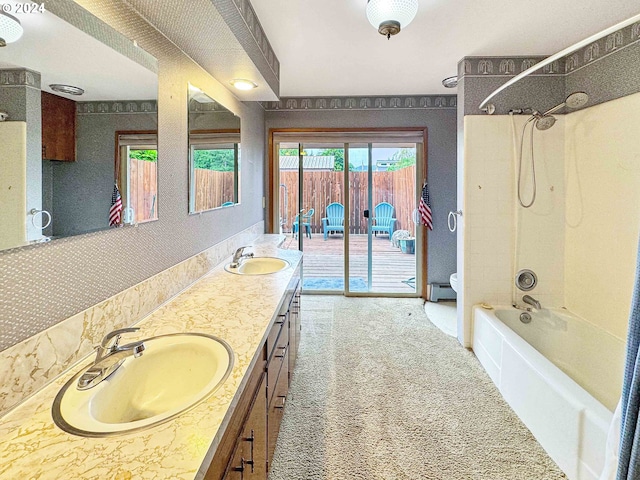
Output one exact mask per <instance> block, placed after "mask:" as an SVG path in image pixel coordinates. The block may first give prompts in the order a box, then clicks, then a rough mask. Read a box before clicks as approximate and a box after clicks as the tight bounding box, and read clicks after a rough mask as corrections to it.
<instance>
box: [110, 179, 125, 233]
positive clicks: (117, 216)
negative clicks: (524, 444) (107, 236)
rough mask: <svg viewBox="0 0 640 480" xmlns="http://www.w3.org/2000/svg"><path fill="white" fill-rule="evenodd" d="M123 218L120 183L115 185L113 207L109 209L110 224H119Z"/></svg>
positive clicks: (112, 198) (111, 225)
mask: <svg viewBox="0 0 640 480" xmlns="http://www.w3.org/2000/svg"><path fill="white" fill-rule="evenodd" d="M121 220H122V197H121V196H120V191H119V190H118V185H117V184H114V185H113V195H111V208H110V209H109V226H110V227H113V226H116V227H117V226H119V225H120V221H121Z"/></svg>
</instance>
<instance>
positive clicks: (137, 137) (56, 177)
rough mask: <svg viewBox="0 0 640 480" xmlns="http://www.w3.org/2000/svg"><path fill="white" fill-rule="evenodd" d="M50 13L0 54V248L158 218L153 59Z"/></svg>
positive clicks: (84, 21) (31, 17)
mask: <svg viewBox="0 0 640 480" xmlns="http://www.w3.org/2000/svg"><path fill="white" fill-rule="evenodd" d="M9 3H12V2H9ZM52 6H53V5H52ZM48 8H49V5H47V10H46V11H44V12H42V13H37V14H36V13H30V14H25V15H22V16H21V18H20V21H21V23H22V26H23V28H24V33H23V35H22V37H21V38H20V39H18V40H17V41H16V42H14V43H10V44H8V45H7V46H6V47H3V48H2V49H0V50H1V55H0V112H5V113H6V119H5V121H0V145H1V146H2V147H1V148H0V171H1V172H2V175H0V225H1V227H0V250H2V249H8V248H14V247H18V246H22V245H28V244H31V243H36V242H46V241H49V240H53V239H57V238H62V237H68V236H71V235H78V234H82V233H87V232H92V231H96V230H101V229H108V228H114V227H118V226H122V225H125V224H134V223H141V222H145V221H150V220H154V219H157V218H158V215H157V211H158V192H157V180H156V179H157V165H158V151H157V143H158V142H157V129H158V117H157V92H158V79H157V61H156V59H155V58H153V57H152V56H151V55H149V54H148V53H146V52H144V51H142V50H140V49H139V48H137V47H135V46H134V45H133V43H132V42H131V41H130V40H128V39H126V38H125V37H124V36H121V35H119V34H118V33H117V32H114V31H113V30H110V27H108V26H106V25H105V24H104V23H102V22H101V21H100V20H98V19H97V18H95V17H93V16H92V15H91V14H89V13H88V12H86V11H85V10H82V9H81V7H79V6H77V8H78V9H79V11H78V12H75V13H76V14H77V13H80V15H79V16H78V18H79V20H77V19H76V18H75V17H74V23H77V24H78V25H81V26H82V28H83V30H89V31H101V32H104V31H105V29H106V30H107V31H108V30H110V31H109V37H110V42H111V41H112V42H114V43H116V44H119V45H125V46H126V47H128V48H130V49H131V50H132V51H133V52H134V53H135V54H129V53H128V54H127V55H123V54H121V53H119V52H117V51H115V50H113V49H112V48H110V47H108V46H107V45H106V44H105V43H102V42H101V41H99V40H97V39H95V38H93V37H92V36H90V35H88V34H86V33H85V32H84V31H82V30H81V29H79V28H76V27H74V26H72V25H71V24H70V23H67V22H66V21H64V20H63V19H61V18H59V17H58V16H56V15H55V14H54V13H52V12H51V11H48ZM76 20H77V21H76ZM94 29H95V30H94ZM122 48H124V47H122ZM125 50H126V48H125ZM132 58H136V59H137V60H132ZM2 116H3V115H0V117H2Z"/></svg>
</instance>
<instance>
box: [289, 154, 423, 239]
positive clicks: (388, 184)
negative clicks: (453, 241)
mask: <svg viewBox="0 0 640 480" xmlns="http://www.w3.org/2000/svg"><path fill="white" fill-rule="evenodd" d="M415 172H416V169H415V166H411V167H407V168H403V169H401V170H396V171H393V172H373V201H372V209H371V210H372V211H371V214H370V215H371V217H373V215H374V212H373V209H374V208H375V206H376V205H377V204H378V203H380V202H388V203H390V204H391V205H393V206H394V207H395V217H396V219H397V221H396V225H395V229H396V230H409V231H410V232H411V233H414V230H415V226H414V224H413V220H412V214H413V210H414V209H415V208H417V204H416V201H415V197H416V195H415V178H416V177H415ZM303 176H304V178H303V198H302V203H301V208H304V209H305V212H308V211H309V210H310V209H312V208H313V209H314V214H313V217H312V218H311V231H312V232H313V233H320V232H322V217H324V216H325V209H326V207H327V205H329V204H330V203H333V202H339V203H342V204H343V205H344V203H345V201H344V198H343V188H342V186H343V182H344V172H333V171H310V172H304V174H303ZM280 184H281V185H284V186H285V187H286V194H285V188H284V187H282V186H281V187H280V216H281V217H282V221H283V222H284V226H283V228H284V231H287V232H290V231H291V226H292V224H293V221H294V219H295V216H296V213H297V212H296V208H297V205H298V202H297V199H298V171H297V170H283V171H281V172H280ZM367 193H368V192H367V172H349V197H350V198H349V202H350V203H349V204H350V205H351V212H350V217H349V232H350V233H354V234H357V233H367V221H366V219H365V218H364V216H363V215H364V210H365V209H366V208H367ZM285 198H286V209H285Z"/></svg>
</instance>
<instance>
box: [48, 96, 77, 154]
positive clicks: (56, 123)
mask: <svg viewBox="0 0 640 480" xmlns="http://www.w3.org/2000/svg"><path fill="white" fill-rule="evenodd" d="M41 98H42V158H43V159H45V160H58V161H63V162H75V161H76V102H74V101H73V100H69V99H67V98H63V97H59V96H57V95H53V94H51V93H47V92H42V96H41Z"/></svg>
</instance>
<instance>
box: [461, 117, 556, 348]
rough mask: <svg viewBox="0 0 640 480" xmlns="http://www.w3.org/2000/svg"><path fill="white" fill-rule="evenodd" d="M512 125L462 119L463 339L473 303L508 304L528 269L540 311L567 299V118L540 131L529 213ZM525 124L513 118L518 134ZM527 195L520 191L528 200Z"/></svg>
mask: <svg viewBox="0 0 640 480" xmlns="http://www.w3.org/2000/svg"><path fill="white" fill-rule="evenodd" d="M511 120H512V119H511V117H509V116H506V115H494V116H484V117H481V116H467V117H464V129H465V137H464V139H465V143H464V152H465V157H464V163H465V167H464V179H463V185H464V191H463V196H462V199H463V200H462V211H463V212H464V213H463V219H464V220H463V221H464V235H463V236H462V242H461V243H459V245H460V246H461V248H460V249H459V255H460V257H461V258H459V260H463V261H462V262H461V263H462V265H460V264H459V270H458V276H459V278H458V281H459V282H464V283H463V285H464V288H462V289H461V291H462V293H463V297H462V299H461V298H460V296H459V297H458V306H459V308H458V315H459V323H458V331H459V332H461V331H462V328H461V327H462V325H461V324H460V322H461V320H464V322H463V323H464V327H465V328H466V329H467V330H466V331H465V332H464V338H467V339H469V343H470V339H471V322H470V318H471V308H472V307H473V305H475V304H478V303H482V302H486V303H489V304H506V305H510V304H511V302H512V296H513V294H514V292H513V291H512V290H513V288H514V287H512V286H513V285H514V274H515V272H516V271H518V270H520V269H523V268H529V269H531V270H533V271H534V272H536V274H537V275H538V285H537V286H536V287H535V288H534V289H533V290H531V291H529V292H527V293H529V294H530V295H531V296H533V297H534V298H536V299H538V300H539V301H540V302H541V303H542V305H543V306H546V305H551V304H554V305H559V304H561V303H562V301H563V299H564V282H563V258H564V256H563V248H561V247H562V245H563V244H564V241H563V240H564V238H563V236H564V229H563V222H564V206H563V204H564V189H563V181H562V179H563V174H564V161H563V152H564V128H563V121H564V120H563V119H562V118H561V117H560V116H559V118H558V122H557V125H555V126H554V128H552V129H549V130H547V131H545V132H539V131H538V132H537V135H536V147H537V148H536V163H537V165H536V168H537V169H538V172H539V173H538V178H537V181H538V193H537V200H536V203H535V204H534V206H533V207H531V208H530V209H524V208H521V207H520V206H517V207H516V200H515V185H516V184H515V182H516V172H517V169H516V166H515V161H514V154H513V152H514V140H513V137H512V128H513V127H512V122H511ZM525 120H526V118H524V117H522V116H520V117H516V118H514V121H515V123H516V131H517V132H518V134H521V133H522V125H523V124H524V122H525ZM526 165H528V164H527V163H525V166H526ZM540 172H543V173H542V174H541V173H540ZM551 178H553V180H552V179H551ZM524 180H525V182H523V185H524V184H526V182H530V181H531V178H530V176H526V175H525V176H524ZM529 192H530V189H529V188H525V189H524V192H523V193H524V194H525V197H526V198H529V195H530V193H529ZM460 223H462V222H459V225H460ZM516 242H517V245H518V248H517V250H516V251H517V256H516V255H514V253H515V252H514V245H515V244H516ZM460 272H462V275H460ZM459 290H460V289H459ZM522 295H524V292H520V298H521V297H522Z"/></svg>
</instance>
